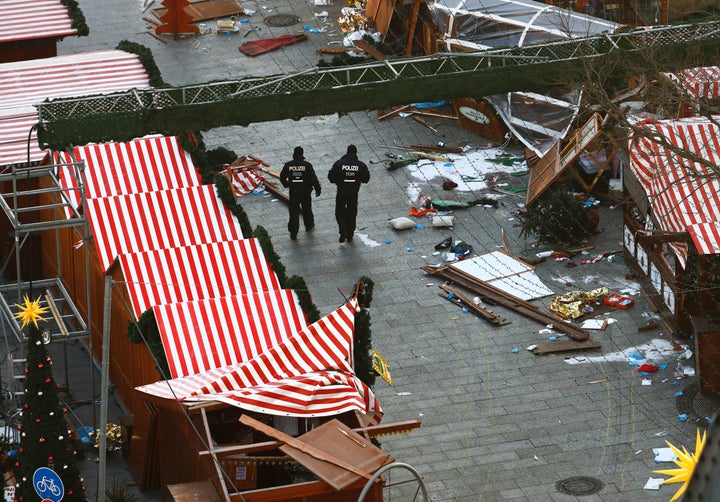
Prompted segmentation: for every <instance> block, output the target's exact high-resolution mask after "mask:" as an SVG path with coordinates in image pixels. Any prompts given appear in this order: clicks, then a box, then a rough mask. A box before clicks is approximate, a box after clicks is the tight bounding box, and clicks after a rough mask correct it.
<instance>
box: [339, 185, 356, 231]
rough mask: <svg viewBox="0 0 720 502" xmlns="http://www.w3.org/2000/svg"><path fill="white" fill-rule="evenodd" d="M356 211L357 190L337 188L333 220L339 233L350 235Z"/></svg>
mask: <svg viewBox="0 0 720 502" xmlns="http://www.w3.org/2000/svg"><path fill="white" fill-rule="evenodd" d="M357 211H358V194H357V192H348V191H342V190H338V192H337V195H336V196H335V220H336V221H337V224H338V230H339V231H340V234H341V235H344V236H346V237H352V235H353V233H354V232H355V219H356V217H357Z"/></svg>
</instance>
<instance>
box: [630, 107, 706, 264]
mask: <svg viewBox="0 0 720 502" xmlns="http://www.w3.org/2000/svg"><path fill="white" fill-rule="evenodd" d="M639 125H642V126H644V127H646V128H647V129H648V131H649V132H650V133H651V134H659V135H660V136H661V137H662V138H664V139H665V140H666V141H668V142H669V143H670V144H671V145H672V146H673V147H674V148H675V149H676V151H673V148H669V147H667V146H663V145H662V144H660V143H659V142H658V141H654V140H653V139H651V138H650V137H647V136H645V135H643V136H641V135H637V134H636V135H635V136H634V137H633V138H632V139H631V141H630V169H631V170H632V172H633V173H634V174H635V176H636V177H637V178H638V180H639V181H640V183H641V184H642V186H643V188H644V189H645V192H646V194H647V196H648V200H649V202H650V206H651V208H652V213H653V214H654V215H655V219H656V220H657V221H658V223H659V225H660V227H661V229H662V230H664V231H667V232H689V233H690V236H691V237H692V240H693V243H694V244H695V247H696V248H697V251H698V253H700V254H717V253H720V181H718V179H717V175H716V174H715V173H713V172H712V171H711V170H710V169H709V168H708V166H706V165H704V164H702V163H700V162H698V161H696V160H692V158H688V157H692V156H696V157H699V158H702V159H705V160H707V162H709V163H710V164H711V165H712V166H718V165H719V164H720V128H718V126H717V125H715V124H713V123H712V122H711V121H710V120H708V119H705V118H692V119H682V120H662V121H646V122H643V123H641V124H639ZM678 149H679V150H678ZM682 151H687V152H689V154H690V155H689V156H688V155H683V154H682ZM673 248H674V249H675V253H676V255H677V257H678V261H679V263H680V265H681V266H682V267H685V261H686V259H687V253H688V250H687V246H686V245H684V244H682V245H681V244H674V245H673Z"/></svg>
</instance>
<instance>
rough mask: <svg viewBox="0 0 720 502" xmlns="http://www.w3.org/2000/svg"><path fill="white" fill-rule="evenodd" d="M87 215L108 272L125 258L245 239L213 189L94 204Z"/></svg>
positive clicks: (189, 189)
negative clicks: (109, 268)
mask: <svg viewBox="0 0 720 502" xmlns="http://www.w3.org/2000/svg"><path fill="white" fill-rule="evenodd" d="M86 214H87V218H88V221H89V222H90V229H91V232H92V235H93V240H94V242H95V246H96V248H97V254H98V258H99V260H100V265H101V266H102V269H103V270H107V269H108V267H110V265H112V263H113V261H115V259H116V258H117V257H118V256H119V255H121V254H127V253H131V252H138V251H151V250H155V249H167V248H173V247H181V246H189V245H191V244H199V243H203V242H206V243H207V242H221V241H231V240H238V239H242V238H243V235H242V231H241V229H240V224H239V223H238V221H237V219H236V218H235V217H234V216H233V215H232V213H231V212H230V211H229V210H228V209H227V208H226V207H225V206H224V205H223V203H222V201H220V199H219V198H218V197H217V195H216V193H215V187H214V186H208V185H203V186H196V187H185V188H176V189H172V190H160V191H156V192H144V193H139V194H131V195H117V196H113V197H104V198H100V199H90V200H88V204H87V213H86ZM202 265H203V266H207V264H202ZM185 266H187V264H185Z"/></svg>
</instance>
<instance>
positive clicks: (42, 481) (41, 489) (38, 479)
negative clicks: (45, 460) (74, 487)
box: [33, 467, 65, 502]
mask: <svg viewBox="0 0 720 502" xmlns="http://www.w3.org/2000/svg"><path fill="white" fill-rule="evenodd" d="M33 486H34V487H35V492H36V493H37V494H38V495H39V496H40V497H41V498H42V499H43V500H48V501H50V502H60V500H62V498H63V496H64V495H65V487H64V486H63V482H62V479H60V476H59V475H58V473H57V472H55V471H53V470H52V469H49V468H47V467H40V468H38V469H37V470H36V471H35V473H33Z"/></svg>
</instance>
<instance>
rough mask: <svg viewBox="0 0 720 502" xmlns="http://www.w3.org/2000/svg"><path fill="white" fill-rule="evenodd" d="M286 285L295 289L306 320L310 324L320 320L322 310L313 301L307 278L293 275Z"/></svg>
mask: <svg viewBox="0 0 720 502" xmlns="http://www.w3.org/2000/svg"><path fill="white" fill-rule="evenodd" d="M285 287H286V288H288V289H292V290H293V291H295V294H296V295H297V296H298V301H299V302H300V308H302V310H303V312H305V320H306V321H307V322H308V324H312V323H314V322H315V321H319V320H320V310H318V308H317V306H316V305H315V304H314V303H313V301H312V295H310V291H309V290H308V287H307V284H306V283H305V279H303V278H302V277H300V276H298V275H293V276H292V277H290V278H289V279H288V280H287V281H286V283H285Z"/></svg>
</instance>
